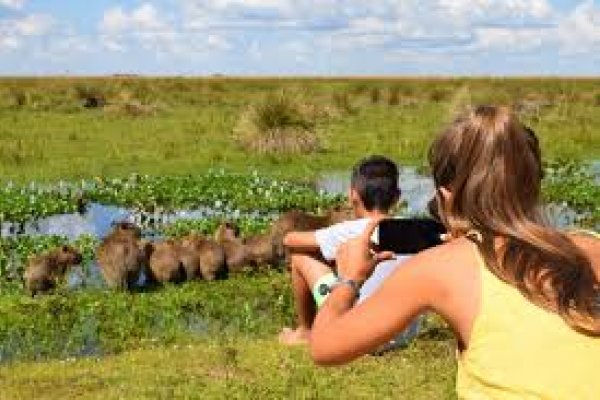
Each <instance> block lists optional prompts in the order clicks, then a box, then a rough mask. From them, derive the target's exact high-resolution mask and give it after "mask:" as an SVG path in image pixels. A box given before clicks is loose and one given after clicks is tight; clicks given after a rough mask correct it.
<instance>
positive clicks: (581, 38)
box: [558, 0, 600, 53]
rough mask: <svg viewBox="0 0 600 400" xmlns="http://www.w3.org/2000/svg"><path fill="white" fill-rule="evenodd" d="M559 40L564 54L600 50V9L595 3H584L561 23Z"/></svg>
mask: <svg viewBox="0 0 600 400" xmlns="http://www.w3.org/2000/svg"><path fill="white" fill-rule="evenodd" d="M558 38H559V40H560V42H561V50H562V52H563V53H586V52H595V51H598V50H600V8H599V7H596V6H595V5H594V1H592V0H588V1H584V2H583V3H581V4H580V5H579V6H577V7H576V8H575V10H573V12H572V13H571V14H570V15H568V16H567V17H566V18H564V19H563V20H562V21H561V22H560V24H559V25H558Z"/></svg>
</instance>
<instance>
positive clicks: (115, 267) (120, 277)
mask: <svg viewBox="0 0 600 400" xmlns="http://www.w3.org/2000/svg"><path fill="white" fill-rule="evenodd" d="M152 250H153V247H152V245H151V244H150V243H147V242H145V241H143V240H141V230H140V228H139V227H137V226H136V225H134V224H131V223H129V222H120V223H118V224H116V225H115V227H114V229H113V231H112V232H111V233H110V234H109V235H108V236H107V237H106V238H104V240H103V241H102V243H101V244H100V246H99V247H98V249H97V252H96V260H97V262H98V265H99V266H100V270H101V271H102V275H103V277H104V280H105V281H106V284H107V285H108V286H109V287H111V288H117V289H130V288H131V287H132V286H133V285H134V284H135V283H136V282H137V281H138V280H139V277H140V272H141V270H142V268H144V267H146V266H147V265H148V259H149V257H150V254H151V252H152Z"/></svg>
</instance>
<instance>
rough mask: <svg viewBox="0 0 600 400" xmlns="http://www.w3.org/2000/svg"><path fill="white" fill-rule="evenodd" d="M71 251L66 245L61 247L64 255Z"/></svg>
mask: <svg viewBox="0 0 600 400" xmlns="http://www.w3.org/2000/svg"><path fill="white" fill-rule="evenodd" d="M70 250H71V249H70V248H69V246H67V245H66V244H63V246H62V247H61V251H62V252H63V253H68V252H69V251H70Z"/></svg>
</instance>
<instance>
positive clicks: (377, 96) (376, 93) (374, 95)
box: [370, 87, 381, 104]
mask: <svg viewBox="0 0 600 400" xmlns="http://www.w3.org/2000/svg"><path fill="white" fill-rule="evenodd" d="M370 95H371V104H378V103H379V101H380V100H381V89H379V88H378V87H374V88H371V93H370Z"/></svg>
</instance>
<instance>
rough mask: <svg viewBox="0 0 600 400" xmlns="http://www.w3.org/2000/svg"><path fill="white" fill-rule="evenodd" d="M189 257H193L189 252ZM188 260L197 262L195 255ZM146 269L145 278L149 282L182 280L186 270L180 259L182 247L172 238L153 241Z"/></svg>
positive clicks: (185, 276) (177, 281)
mask: <svg viewBox="0 0 600 400" xmlns="http://www.w3.org/2000/svg"><path fill="white" fill-rule="evenodd" d="M190 257H192V258H193V255H191V254H190ZM190 262H192V263H195V264H199V260H198V258H197V257H196V259H195V260H190ZM146 271H147V275H148V276H147V278H148V279H149V280H150V281H151V282H160V283H167V282H170V283H181V282H184V281H185V280H186V278H187V272H186V269H185V267H184V263H183V261H182V249H181V248H180V246H179V244H178V243H177V242H176V241H175V240H172V239H169V240H165V241H162V242H158V243H154V244H153V251H152V255H151V256H150V262H149V268H148V269H147V270H146Z"/></svg>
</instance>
